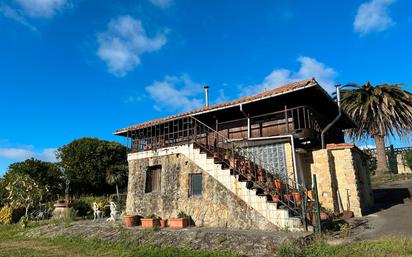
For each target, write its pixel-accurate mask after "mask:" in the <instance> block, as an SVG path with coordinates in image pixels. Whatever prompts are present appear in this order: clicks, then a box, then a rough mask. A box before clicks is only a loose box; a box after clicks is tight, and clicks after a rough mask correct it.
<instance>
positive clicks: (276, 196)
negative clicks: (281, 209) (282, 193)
mask: <svg viewBox="0 0 412 257" xmlns="http://www.w3.org/2000/svg"><path fill="white" fill-rule="evenodd" d="M271 196H272V201H273V202H274V203H277V202H279V200H280V197H279V195H278V194H272V195H271Z"/></svg>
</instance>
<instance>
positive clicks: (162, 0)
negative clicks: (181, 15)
mask: <svg viewBox="0 0 412 257" xmlns="http://www.w3.org/2000/svg"><path fill="white" fill-rule="evenodd" d="M150 2H151V3H152V4H153V5H155V6H157V7H160V8H167V7H169V6H170V5H171V4H172V0H150Z"/></svg>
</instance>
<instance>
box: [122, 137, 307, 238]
mask: <svg viewBox="0 0 412 257" xmlns="http://www.w3.org/2000/svg"><path fill="white" fill-rule="evenodd" d="M171 154H182V155H184V156H186V157H187V158H188V159H190V160H191V161H192V162H194V163H195V164H196V165H198V166H199V167H200V168H201V169H202V170H204V171H205V172H206V173H208V174H209V175H210V176H211V177H213V178H214V179H215V180H217V181H218V182H219V183H221V184H222V185H223V186H224V187H225V188H226V189H228V190H229V191H230V192H232V193H233V194H235V195H236V196H238V197H239V198H240V199H242V200H243V201H244V202H245V203H246V204H247V205H248V206H250V207H251V208H253V209H255V210H256V211H257V212H258V213H259V214H261V215H262V216H263V217H265V218H266V219H267V220H268V221H269V222H271V223H272V224H274V225H275V226H277V227H279V228H281V229H287V230H289V231H303V230H304V227H303V225H302V221H301V219H300V218H299V217H291V216H290V215H289V210H288V209H287V208H284V209H281V208H278V204H277V203H274V202H270V201H268V198H267V196H266V195H258V189H254V188H251V189H248V188H247V187H246V184H247V182H246V181H241V180H240V179H239V175H232V173H231V170H230V169H229V168H226V167H225V165H222V164H216V163H215V159H214V158H213V157H210V156H208V155H207V153H205V152H203V151H201V149H199V148H197V147H195V146H194V145H193V144H187V145H180V146H173V147H167V148H161V149H158V150H156V151H144V152H137V153H133V154H129V156H128V159H129V160H133V159H142V158H150V157H155V156H166V155H171Z"/></svg>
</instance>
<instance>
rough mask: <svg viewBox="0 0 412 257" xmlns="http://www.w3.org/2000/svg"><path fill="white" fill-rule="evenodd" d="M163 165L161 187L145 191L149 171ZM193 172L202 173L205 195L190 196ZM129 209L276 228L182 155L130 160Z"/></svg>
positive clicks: (212, 223)
mask: <svg viewBox="0 0 412 257" xmlns="http://www.w3.org/2000/svg"><path fill="white" fill-rule="evenodd" d="M155 165H161V190H160V191H158V192H150V193H145V181H146V172H147V170H148V168H149V167H151V166H155ZM190 174H202V195H201V196H190V195H189V187H190V184H189V177H190ZM126 209H127V212H135V213H137V214H139V215H141V216H149V215H151V214H155V215H157V216H160V217H162V218H166V219H169V218H170V217H173V216H175V215H176V214H177V213H178V212H179V211H183V212H185V213H186V214H188V215H190V217H191V219H192V222H194V224H195V225H196V226H207V227H220V228H229V229H260V230H277V229H278V228H277V227H276V226H275V225H273V224H272V223H271V222H269V221H268V220H267V219H266V218H264V217H263V216H262V215H261V214H259V213H258V212H257V211H256V210H254V209H253V208H251V207H249V206H248V205H247V204H246V203H245V202H244V201H242V200H241V199H240V198H239V197H238V196H236V195H235V194H234V193H232V192H231V191H229V190H228V189H226V188H225V187H224V186H223V185H222V184H220V183H219V182H218V181H216V180H215V179H214V178H213V177H211V176H210V175H208V174H207V173H206V172H204V171H203V170H202V169H201V168H199V167H198V166H197V165H196V164H195V163H193V162H192V161H191V160H190V159H188V158H187V157H186V156H184V155H182V154H171V155H166V156H154V157H148V158H141V159H129V184H128V195H127V205H126Z"/></svg>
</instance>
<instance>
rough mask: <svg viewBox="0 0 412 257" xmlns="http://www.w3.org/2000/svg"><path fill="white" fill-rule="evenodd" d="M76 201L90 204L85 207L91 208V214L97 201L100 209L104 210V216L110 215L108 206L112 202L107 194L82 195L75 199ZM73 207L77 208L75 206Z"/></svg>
mask: <svg viewBox="0 0 412 257" xmlns="http://www.w3.org/2000/svg"><path fill="white" fill-rule="evenodd" d="M74 202H82V205H84V206H88V207H85V208H90V213H91V214H93V210H92V206H93V203H97V205H98V206H99V208H100V210H102V211H103V213H104V216H109V215H110V208H109V207H108V205H109V204H110V200H109V199H108V198H107V197H105V196H81V197H80V198H79V199H77V200H75V201H74ZM74 202H73V203H74ZM73 208H74V209H76V208H75V207H74V206H73ZM78 215H79V216H87V215H81V214H80V213H79V214H78Z"/></svg>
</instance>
